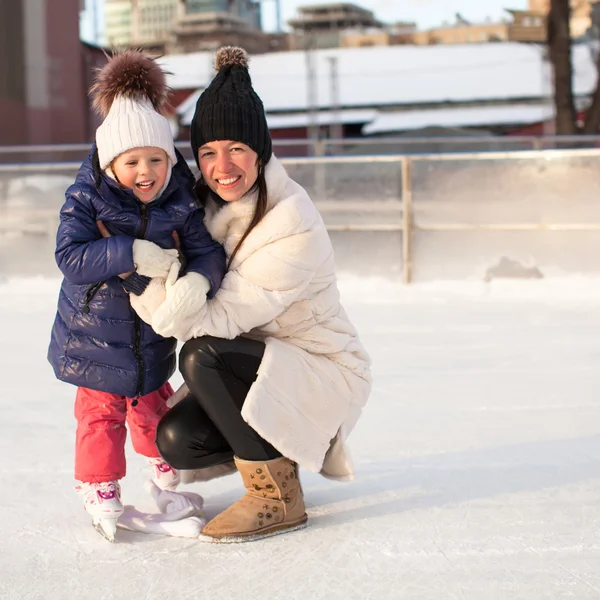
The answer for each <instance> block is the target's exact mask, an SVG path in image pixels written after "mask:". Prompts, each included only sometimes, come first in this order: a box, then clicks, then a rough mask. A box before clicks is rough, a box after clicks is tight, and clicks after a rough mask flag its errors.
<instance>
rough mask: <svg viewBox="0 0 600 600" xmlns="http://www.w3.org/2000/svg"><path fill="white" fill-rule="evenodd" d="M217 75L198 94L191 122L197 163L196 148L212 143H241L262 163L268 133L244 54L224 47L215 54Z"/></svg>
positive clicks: (265, 158)
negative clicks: (220, 141) (225, 141)
mask: <svg viewBox="0 0 600 600" xmlns="http://www.w3.org/2000/svg"><path fill="white" fill-rule="evenodd" d="M215 70H216V71H217V74H216V75H215V78H214V79H213V80H212V81H211V83H210V85H209V86H208V87H207V88H206V89H205V90H204V92H202V95H201V96H200V98H199V99H198V103H197V104H196V112H195V113H194V118H193V119H192V126H191V132H190V137H191V144H192V150H193V151H194V158H195V159H196V162H198V149H199V148H201V147H202V146H203V145H204V144H206V143H208V142H214V141H215V140H232V141H235V142H242V143H244V144H246V145H248V146H250V148H252V150H254V151H255V152H256V153H257V154H258V157H259V158H260V159H262V161H263V163H264V164H266V163H267V162H269V159H270V158H271V153H272V144H271V134H270V133H269V128H268V127H267V118H266V117H265V109H264V106H263V103H262V101H261V99H260V98H259V97H258V95H257V94H256V92H255V91H254V89H253V88H252V81H251V79H250V73H248V54H246V51H245V50H244V49H242V48H235V47H232V46H227V47H225V48H221V49H220V50H219V51H218V52H217V56H216V60H215Z"/></svg>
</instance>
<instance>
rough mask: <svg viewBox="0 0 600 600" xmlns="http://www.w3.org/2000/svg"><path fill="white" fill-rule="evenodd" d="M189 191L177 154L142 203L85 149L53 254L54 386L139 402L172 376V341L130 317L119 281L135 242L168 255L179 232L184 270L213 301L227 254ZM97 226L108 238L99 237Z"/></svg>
mask: <svg viewBox="0 0 600 600" xmlns="http://www.w3.org/2000/svg"><path fill="white" fill-rule="evenodd" d="M193 184H194V177H193V175H192V172H191V171H190V169H189V167H188V166H187V164H186V162H185V161H184V159H183V158H182V156H181V155H178V162H177V164H176V165H175V166H174V167H173V171H172V176H171V181H170V182H169V185H168V186H167V188H166V190H165V191H164V192H163V194H162V195H161V197H160V198H159V199H157V200H155V201H153V202H151V203H149V204H147V205H144V204H142V203H141V202H140V201H139V200H138V199H137V198H136V197H135V196H134V194H133V192H131V191H129V190H124V189H122V188H121V187H120V186H119V185H118V184H117V183H116V182H115V181H113V180H112V179H111V178H110V177H108V176H107V175H106V174H105V173H104V172H102V171H101V170H100V167H99V164H98V158H97V153H96V151H95V148H94V149H92V152H91V153H90V155H89V156H88V158H87V159H86V160H85V162H84V163H83V165H82V166H81V168H80V170H79V173H78V174H77V178H76V180H75V183H74V184H73V185H72V186H70V187H69V189H68V190H67V192H66V202H65V204H64V205H63V207H62V209H61V211H60V225H59V228H58V234H57V244H56V253H55V255H56V262H57V264H58V266H59V268H60V270H61V271H62V273H63V275H64V280H63V282H62V286H61V289H60V295H59V298H58V312H57V314H56V319H55V321H54V326H53V328H52V337H51V341H50V348H49V351H48V360H49V361H50V363H51V364H52V367H53V368H54V372H55V374H56V376H57V377H58V379H60V380H62V381H66V382H68V383H72V384H74V385H77V386H82V387H87V388H91V389H94V390H100V391H104V392H110V393H114V394H120V395H123V396H127V397H136V396H141V395H145V394H148V393H150V392H152V391H154V390H156V389H158V388H159V387H160V386H161V385H163V384H164V383H165V382H166V381H168V379H169V377H170V376H171V375H172V374H173V371H174V370H175V363H176V344H177V342H176V340H175V339H174V338H169V339H166V338H163V337H161V336H159V335H157V334H156V333H154V331H153V330H152V328H151V327H150V326H149V325H147V324H146V323H144V322H143V321H142V320H141V319H140V318H139V317H138V316H137V314H136V313H135V311H134V310H133V309H132V308H131V304H130V302H129V295H128V293H127V292H126V291H125V289H124V288H123V281H122V280H121V279H120V278H119V277H118V275H119V274H120V273H128V272H130V271H133V270H134V265H133V242H134V240H135V239H136V238H140V239H146V240H150V241H152V242H154V243H156V244H158V245H159V246H161V247H162V248H174V247H175V240H174V238H173V235H172V234H173V231H177V233H178V234H179V238H180V240H181V250H182V252H183V254H184V256H185V259H186V264H185V271H186V272H188V271H195V272H197V273H200V274H202V275H204V276H205V277H207V278H208V280H209V281H210V283H211V290H210V293H209V297H211V296H212V295H214V293H215V292H216V290H217V289H218V288H219V286H220V285H221V280H222V278H223V275H224V273H225V253H224V251H223V248H222V247H221V246H220V245H219V244H218V243H217V242H215V241H214V240H213V239H212V238H211V236H210V234H209V233H208V231H207V230H206V227H205V226H204V222H203V219H204V210H203V209H202V208H201V207H200V206H199V204H198V203H197V201H196V199H195V195H194V192H193ZM98 220H100V221H103V222H104V224H105V225H106V227H107V228H108V230H109V232H110V233H111V234H112V237H109V238H103V237H102V236H101V235H100V232H99V230H98V226H97V224H96V221H98ZM133 277H135V275H134V276H133Z"/></svg>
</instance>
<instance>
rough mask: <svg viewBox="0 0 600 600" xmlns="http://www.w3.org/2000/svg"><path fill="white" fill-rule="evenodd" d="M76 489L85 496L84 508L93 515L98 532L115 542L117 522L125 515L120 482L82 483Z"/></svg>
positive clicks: (93, 521)
mask: <svg viewBox="0 0 600 600" xmlns="http://www.w3.org/2000/svg"><path fill="white" fill-rule="evenodd" d="M75 489H76V490H77V493H78V494H80V495H81V496H83V506H84V508H85V510H86V511H87V512H88V513H89V514H90V515H91V517H92V523H93V525H94V527H95V529H96V531H97V532H98V533H99V534H100V535H102V536H103V537H105V538H106V539H107V540H108V541H109V542H114V541H115V534H116V533H117V521H118V520H119V517H120V516H121V515H122V514H123V504H122V503H121V486H120V485H119V482H118V481H106V482H103V483H80V484H78V485H76V486H75Z"/></svg>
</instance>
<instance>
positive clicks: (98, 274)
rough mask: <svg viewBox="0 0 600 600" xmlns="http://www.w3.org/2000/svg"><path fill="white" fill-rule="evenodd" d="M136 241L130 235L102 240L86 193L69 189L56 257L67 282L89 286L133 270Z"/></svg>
mask: <svg viewBox="0 0 600 600" xmlns="http://www.w3.org/2000/svg"><path fill="white" fill-rule="evenodd" d="M133 242H134V238H133V237H130V236H127V235H117V236H112V237H109V238H103V237H102V236H101V235H100V231H99V230H98V226H97V225H96V214H95V211H94V209H93V206H92V203H91V200H90V196H89V194H88V193H87V191H85V190H82V189H81V188H80V187H78V186H75V185H73V186H71V187H70V188H69V189H68V190H67V199H66V202H65V203H64V205H63V207H62V208H61V211H60V223H59V226H58V233H57V235H56V251H55V253H54V254H55V258H56V263H57V265H58V267H59V269H60V270H61V271H62V274H63V275H64V276H65V278H66V279H67V280H68V281H70V282H71V283H74V284H77V285H86V284H91V283H98V282H100V281H106V280H107V279H109V278H110V277H114V276H116V275H119V274H120V273H128V272H129V271H134V270H135V268H134V265H133Z"/></svg>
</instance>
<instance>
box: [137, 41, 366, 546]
mask: <svg viewBox="0 0 600 600" xmlns="http://www.w3.org/2000/svg"><path fill="white" fill-rule="evenodd" d="M216 69H217V71H218V73H217V75H216V76H215V78H214V80H213V81H212V83H211V84H210V86H209V87H208V88H207V89H206V90H205V91H204V93H203V94H202V96H201V97H200V99H199V101H198V105H197V108H196V113H195V116H194V119H193V122H192V129H191V143H192V149H193V151H194V156H195V157H196V160H197V162H198V166H199V168H200V171H201V179H200V181H199V184H198V185H197V192H198V196H199V198H200V199H201V200H202V201H203V203H204V205H205V210H206V218H205V223H206V226H207V228H208V230H209V232H210V233H211V234H212V236H213V238H214V239H215V240H216V241H218V242H220V243H221V244H222V245H223V246H224V248H225V252H226V255H227V260H228V270H227V273H226V275H225V277H224V279H223V283H222V285H221V288H220V289H219V290H218V291H217V293H216V294H215V296H214V297H213V298H211V299H209V300H207V299H206V294H205V293H202V289H203V288H202V287H201V284H202V281H201V279H200V276H199V275H197V274H194V273H189V274H187V275H186V276H184V277H182V278H180V279H178V280H176V281H175V282H172V281H170V280H169V279H167V281H166V282H165V285H164V288H162V289H163V290H164V292H162V294H163V295H164V300H163V297H161V298H160V299H159V302H161V303H160V304H158V306H157V307H156V305H157V301H156V298H154V299H151V298H150V299H148V298H146V299H144V296H145V295H147V294H150V293H151V292H150V290H148V292H146V293H144V294H142V296H141V297H139V298H135V297H132V305H133V306H134V308H135V306H136V302H140V303H142V304H144V306H145V307H148V306H154V307H155V308H154V309H152V310H151V315H150V317H149V318H150V321H151V324H152V327H153V328H154V330H155V331H156V332H157V333H159V334H160V335H163V336H165V337H170V336H174V337H176V338H177V339H179V340H182V341H185V342H186V343H185V345H184V346H183V349H182V351H181V355H180V370H181V372H182V374H183V377H184V380H185V383H186V385H187V388H188V394H187V395H186V396H185V398H184V399H183V400H182V401H181V402H179V403H178V404H176V405H175V407H174V408H173V409H172V410H171V411H170V412H169V413H168V414H166V415H165V416H164V417H163V418H162V420H161V422H160V423H159V425H158V429H157V444H158V448H159V451H160V452H161V455H162V456H163V458H165V459H166V460H167V462H168V463H169V464H171V465H172V466H173V467H174V468H176V469H184V470H186V469H191V470H196V472H197V473H198V479H199V480H201V479H207V478H210V477H211V476H214V475H215V474H217V473H221V474H222V473H223V469H226V464H227V463H229V464H232V463H231V461H232V459H233V461H234V462H235V466H236V467H237V469H238V471H239V472H240V474H241V476H242V479H243V482H244V485H245V487H246V489H247V492H246V495H245V496H244V497H243V498H241V499H240V500H239V501H238V502H236V503H235V504H234V505H233V506H231V507H230V508H229V509H227V510H225V511H224V512H223V513H221V514H220V515H218V516H217V517H215V518H214V519H213V520H212V521H210V522H209V523H208V524H207V525H206V527H205V528H204V530H203V532H202V533H203V534H204V535H206V536H208V537H210V538H212V539H213V540H218V541H246V540H250V539H257V538H260V537H265V536H267V535H273V534H275V533H281V532H283V531H289V530H292V529H298V528H300V527H304V526H305V524H306V521H307V516H306V512H305V506H304V500H303V493H302V488H301V486H300V482H299V480H298V466H302V467H304V468H306V469H309V470H310V471H313V472H320V473H321V474H323V475H324V476H326V477H331V478H334V479H350V478H351V477H352V468H351V465H350V462H349V459H348V458H347V455H346V451H345V448H344V444H343V442H344V439H345V438H346V437H347V435H348V434H349V433H350V431H351V430H352V428H353V427H354V425H355V424H356V422H357V420H358V418H359V416H360V413H361V409H362V407H363V406H364V404H365V402H366V401H367V399H368V396H369V393H370V389H371V377H370V363H369V358H368V356H367V354H366V352H365V350H364V349H363V347H362V345H361V344H360V342H359V340H358V337H357V333H356V330H355V329H354V327H353V326H352V325H351V323H350V322H349V320H348V318H347V316H346V313H345V312H344V309H343V308H342V306H341V305H340V301H339V293H338V289H337V286H336V278H335V269H334V260H333V250H332V247H331V242H330V240H329V236H328V234H327V231H326V229H325V226H324V224H323V221H322V219H321V216H320V215H319V213H318V211H317V210H316V208H315V207H314V205H313V203H312V201H311V199H310V198H309V197H308V195H307V193H306V192H305V191H304V189H303V188H302V187H300V186H299V185H298V184H297V183H296V182H294V181H293V180H292V179H290V178H289V177H288V175H287V173H286V172H285V170H284V168H283V167H282V165H281V164H280V163H279V161H278V160H277V159H276V158H275V157H274V156H273V155H272V151H271V138H270V135H269V130H268V128H267V122H266V118H265V113H264V108H263V105H262V102H261V100H260V98H259V97H258V96H257V95H256V93H255V91H254V90H253V88H252V83H251V80H250V75H249V73H248V63H247V56H246V53H245V52H244V51H243V50H241V49H240V48H223V49H221V50H220V51H219V52H218V54H217V60H216ZM153 289H154V292H153V293H156V290H157V289H159V288H158V287H157V286H154V288H153Z"/></svg>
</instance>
